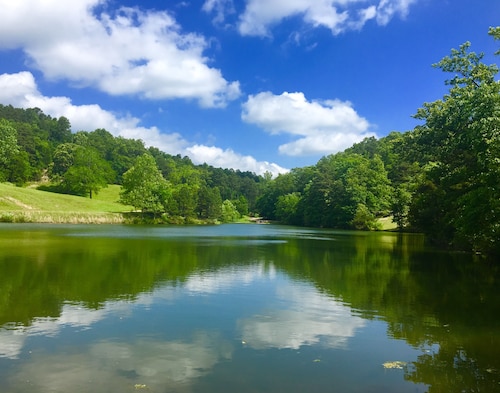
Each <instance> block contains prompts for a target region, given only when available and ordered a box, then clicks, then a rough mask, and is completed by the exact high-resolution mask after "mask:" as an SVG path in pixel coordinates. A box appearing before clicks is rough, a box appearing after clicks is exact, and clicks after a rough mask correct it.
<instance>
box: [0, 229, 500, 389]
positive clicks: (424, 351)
mask: <svg viewBox="0 0 500 393" xmlns="http://www.w3.org/2000/svg"><path fill="white" fill-rule="evenodd" d="M12 228H13V229H12ZM94 228H95V229H94ZM19 245H21V247H20V246H19ZM0 248H1V250H2V252H1V253H0V380H2V381H3V383H4V388H5V389H6V391H8V392H19V393H21V392H23V393H24V392H32V391H37V392H63V391H64V392H65V391H72V392H88V391H106V392H109V391H113V392H114V391H120V392H122V391H131V390H132V391H133V390H134V389H135V385H136V384H137V385H138V386H142V385H145V386H146V387H147V389H149V390H150V391H160V392H162V391H186V392H220V391H238V392H246V391H248V392H255V391H259V392H275V391H287V392H302V391H312V390H314V391H318V392H319V391H331V389H332V386H335V388H336V389H337V391H347V390H351V391H358V392H363V391H368V390H369V391H373V392H388V391H398V392H424V391H429V392H433V391H443V392H444V391H447V392H448V391H450V392H454V391H457V392H458V391H460V392H462V391H465V392H472V391H474V392H495V391H499V390H500V384H499V382H500V373H499V372H498V371H497V370H500V361H499V357H498V347H499V345H500V319H499V316H498V313H497V311H498V307H499V306H500V297H499V292H498V283H499V282H500V279H499V277H500V272H499V271H500V269H499V268H497V267H494V266H487V265H484V264H481V263H478V262H477V261H476V262H474V261H473V260H472V259H471V258H470V257H469V256H467V255H463V254H448V253H441V252H435V251H433V250H430V249H428V248H425V246H424V245H423V243H422V238H421V237H418V236H413V235H398V234H390V233H385V234H378V233H357V232H354V233H347V232H341V231H322V230H318V231H316V230H307V229H297V228H286V227H273V226H258V225H254V226H244V225H229V226H220V227H213V228H212V227H203V228H200V227H196V228H189V227H183V228H182V229H179V230H178V228H168V227H144V228H142V227H122V226H111V227H110V226H99V227H86V226H75V227H69V226H54V227H47V226H31V225H27V226H8V227H7V226H2V225H0ZM387 361H401V363H397V364H406V366H405V367H404V368H403V369H391V370H388V369H384V368H383V367H382V364H383V363H384V362H387ZM457 381H458V382H457ZM311 387H314V388H311Z"/></svg>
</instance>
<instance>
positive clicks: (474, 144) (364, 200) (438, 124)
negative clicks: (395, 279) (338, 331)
mask: <svg viewBox="0 0 500 393" xmlns="http://www.w3.org/2000/svg"><path fill="white" fill-rule="evenodd" d="M489 34H490V35H491V36H492V37H493V39H495V40H499V39H500V27H496V28H490V31H489ZM499 52H500V51H497V52H496V53H495V54H496V55H498V54H499ZM483 57H484V56H483V54H477V53H475V52H472V51H471V50H470V43H468V42H467V43H465V44H463V45H461V46H460V47H459V49H453V50H452V51H451V54H450V55H448V56H446V57H444V58H443V59H442V60H441V61H440V62H438V63H436V64H434V66H435V67H436V68H438V69H441V70H442V71H444V72H446V73H448V74H450V75H451V78H450V79H446V80H445V84H446V85H448V86H449V90H448V93H447V94H445V96H444V97H443V98H442V99H439V100H437V101H434V102H430V103H424V104H423V106H422V107H421V108H420V109H418V110H417V111H416V114H415V115H414V117H415V118H416V119H418V120H420V121H421V122H422V125H419V126H417V127H416V128H415V129H413V130H410V131H406V132H398V131H393V132H390V133H389V134H388V135H387V136H385V137H382V138H379V139H376V138H374V137H372V138H366V139H365V140H363V141H361V142H360V143H357V144H354V145H353V146H351V147H350V148H348V149H346V150H345V151H343V152H338V153H335V154H331V155H328V156H325V157H323V158H321V159H320V160H319V161H318V162H317V163H316V165H312V166H309V167H303V168H293V169H292V170H291V171H290V172H288V173H286V174H282V175H279V176H277V177H276V178H272V176H271V175H270V174H266V175H264V176H260V175H256V174H254V173H251V172H242V171H239V170H233V169H222V168H214V167H211V166H209V165H206V164H205V165H194V164H193V163H192V161H191V160H190V159H189V157H181V156H180V155H177V156H172V155H169V154H166V153H164V152H162V151H160V150H159V149H157V148H155V147H149V148H146V147H145V145H144V143H143V142H142V141H141V140H134V139H126V138H123V137H115V136H113V135H112V134H111V133H109V132H108V131H106V130H105V129H97V130H94V131H78V132H75V133H72V132H71V124H70V122H69V120H68V119H66V118H64V117H60V118H52V117H51V116H49V115H46V114H44V113H43V112H42V111H41V110H40V109H38V108H30V109H20V108H14V107H12V106H10V105H8V106H4V105H0V181H2V182H11V183H15V184H16V185H19V186H24V185H26V184H28V183H32V182H39V183H40V185H39V187H40V188H41V189H43V190H46V191H53V192H60V193H68V194H74V195H81V196H86V197H90V198H92V196H93V195H94V194H95V193H98V192H99V190H101V189H102V188H103V187H106V186H107V185H108V184H118V185H121V193H120V201H121V202H122V203H124V204H127V205H131V206H133V207H134V208H135V209H136V210H137V211H141V212H142V213H143V214H144V215H146V216H147V217H150V218H151V217H152V218H153V219H154V220H155V221H158V222H170V223H190V222H195V221H196V220H205V221H208V222H210V221H211V222H231V221H235V220H236V219H238V218H239V217H241V216H243V215H248V214H253V215H254V216H259V217H263V218H265V219H268V220H276V221H279V222H281V223H284V224H291V225H299V226H311V227H323V228H339V229H356V230H376V229H379V219H380V218H382V217H392V220H393V221H394V222H395V223H396V224H397V227H398V229H399V230H406V231H416V232H422V233H425V234H426V235H427V238H428V239H429V240H430V241H432V242H433V243H434V244H437V245H439V246H442V247H446V248H453V249H459V250H465V251H472V252H476V253H478V254H479V253H481V254H484V255H498V254H500V187H499V184H500V81H498V80H495V77H496V75H497V73H498V66H497V65H496V64H492V65H487V64H484V62H483ZM42 180H43V181H42Z"/></svg>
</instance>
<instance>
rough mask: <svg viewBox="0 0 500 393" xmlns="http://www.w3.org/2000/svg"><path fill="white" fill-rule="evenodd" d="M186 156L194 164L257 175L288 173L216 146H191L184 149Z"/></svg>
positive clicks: (278, 167) (275, 165)
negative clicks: (233, 169) (232, 169)
mask: <svg viewBox="0 0 500 393" xmlns="http://www.w3.org/2000/svg"><path fill="white" fill-rule="evenodd" d="M186 151H187V153H188V154H187V155H188V156H189V157H191V158H192V160H193V162H194V163H196V164H203V163H205V162H206V163H208V164H210V165H212V166H214V167H225V168H239V169H241V170H244V171H250V172H254V173H257V174H261V175H262V174H264V173H266V172H270V173H272V174H273V175H278V174H280V173H286V172H288V169H286V168H283V167H281V166H279V165H278V164H275V163H272V162H268V161H257V160H256V159H255V158H254V157H252V156H248V155H241V154H239V153H235V152H234V151H233V150H232V149H221V148H220V147H216V146H205V145H193V146H189V147H188V148H186Z"/></svg>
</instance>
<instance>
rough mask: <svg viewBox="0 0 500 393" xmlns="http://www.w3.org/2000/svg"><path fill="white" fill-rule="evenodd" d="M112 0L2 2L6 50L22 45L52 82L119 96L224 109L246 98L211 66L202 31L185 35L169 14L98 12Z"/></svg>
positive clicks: (0, 35) (0, 39)
mask: <svg viewBox="0 0 500 393" xmlns="http://www.w3.org/2000/svg"><path fill="white" fill-rule="evenodd" d="M107 3H108V1H107V0H74V1H71V2H61V1H57V0H47V1H41V2H32V1H26V0H22V1H8V0H0V6H1V8H2V23H1V24H0V49H1V48H4V49H16V48H20V49H22V50H23V51H24V52H25V53H26V54H27V55H28V57H29V59H30V63H31V65H32V66H34V67H36V68H38V69H39V70H41V71H42V72H43V74H44V75H45V77H47V78H49V79H55V80H57V79H65V80H69V81H72V82H73V83H75V85H83V86H93V87H97V88H99V89H100V90H102V91H104V92H106V93H109V94H113V95H124V94H126V95H138V96H141V97H144V98H148V99H174V98H182V99H193V100H197V101H198V102H199V103H200V105H201V106H203V107H222V106H225V105H226V103H227V102H228V101H230V100H234V99H236V98H237V97H238V96H239V95H240V88H239V83H238V82H237V81H234V82H229V81H227V80H225V79H224V77H223V76H222V73H221V71H220V70H218V69H216V68H212V67H210V66H209V65H208V63H209V59H208V58H207V57H205V56H204V54H203V53H204V51H205V50H206V49H207V46H208V43H207V42H206V40H205V39H204V38H203V37H202V36H200V35H197V34H186V33H182V32H181V29H180V27H179V26H178V24H177V23H176V21H175V20H174V18H173V17H172V16H171V15H170V14H168V13H167V12H159V11H140V10H139V9H136V8H127V7H121V8H119V9H118V10H116V11H115V12H114V13H112V14H111V13H106V12H98V11H97V10H101V9H106V6H107ZM98 6H99V8H97V7H98Z"/></svg>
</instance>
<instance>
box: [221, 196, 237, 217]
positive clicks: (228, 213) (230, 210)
mask: <svg viewBox="0 0 500 393" xmlns="http://www.w3.org/2000/svg"><path fill="white" fill-rule="evenodd" d="M238 218H240V213H238V210H236V207H235V206H234V205H233V203H232V202H231V201H230V200H229V199H226V200H225V201H224V202H222V214H221V220H222V222H234V221H236V220H237V219H238Z"/></svg>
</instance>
